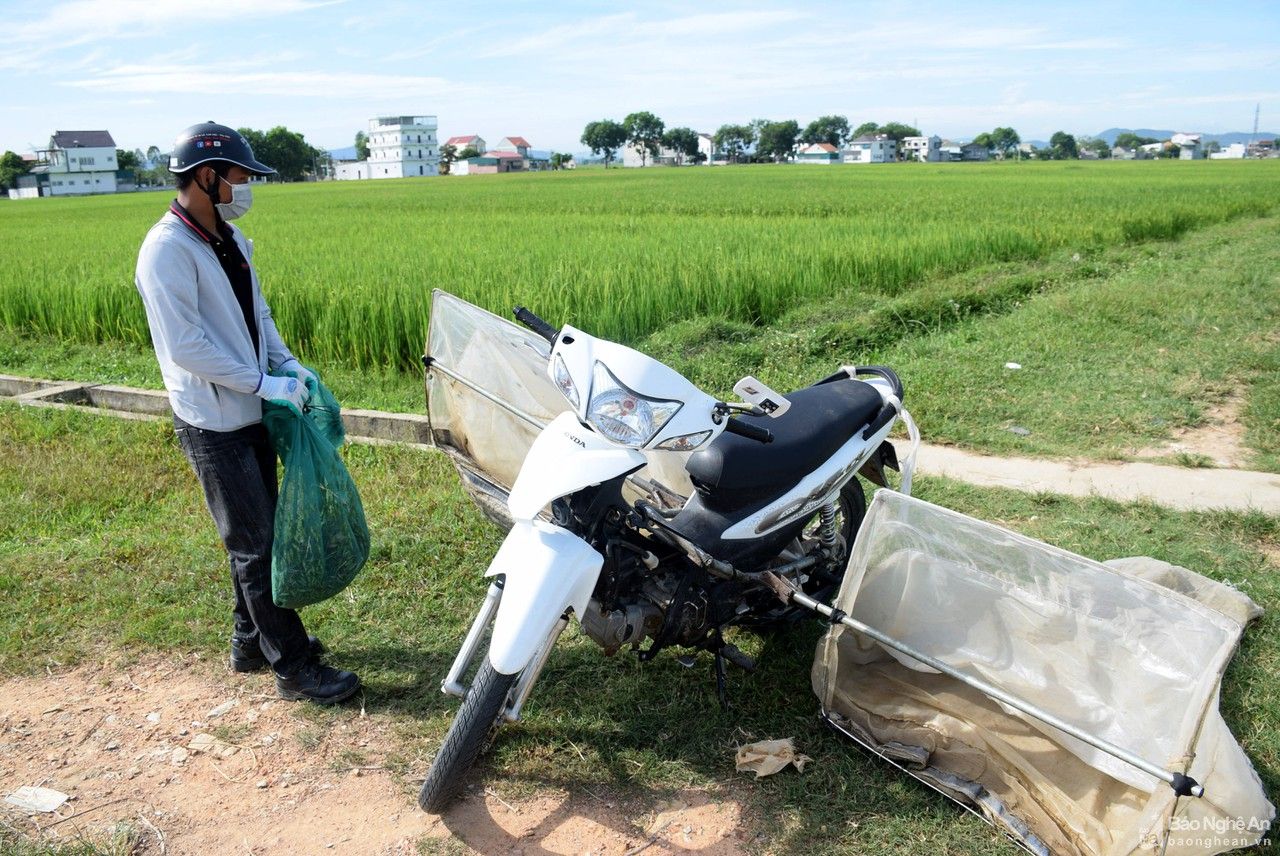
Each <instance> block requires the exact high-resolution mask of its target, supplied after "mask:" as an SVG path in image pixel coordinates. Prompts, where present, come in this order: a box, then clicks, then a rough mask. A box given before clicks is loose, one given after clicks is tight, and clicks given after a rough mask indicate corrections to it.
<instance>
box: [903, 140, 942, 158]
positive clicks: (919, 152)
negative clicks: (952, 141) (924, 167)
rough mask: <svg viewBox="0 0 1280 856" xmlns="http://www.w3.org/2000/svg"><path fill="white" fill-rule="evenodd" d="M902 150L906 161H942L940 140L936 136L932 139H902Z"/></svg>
mask: <svg viewBox="0 0 1280 856" xmlns="http://www.w3.org/2000/svg"><path fill="white" fill-rule="evenodd" d="M902 150H903V152H904V153H905V155H906V158H907V159H908V160H918V161H924V162H926V163H937V162H938V161H940V160H942V138H941V137H939V136H938V135H937V134H934V135H933V136H932V137H903V139H902Z"/></svg>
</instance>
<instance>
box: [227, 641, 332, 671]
mask: <svg viewBox="0 0 1280 856" xmlns="http://www.w3.org/2000/svg"><path fill="white" fill-rule="evenodd" d="M307 641H308V642H309V643H310V648H309V649H308V651H307V659H308V660H315V659H317V658H319V656H320V655H321V654H323V653H324V652H325V651H326V650H327V649H326V648H325V647H324V643H323V642H321V641H320V640H319V639H317V638H316V637H314V636H308V637H307ZM266 667H267V658H266V657H265V656H263V653H262V646H260V645H259V644H258V640H257V639H256V638H255V639H253V640H252V641H248V642H246V641H245V640H243V639H238V638H236V637H235V636H232V637H231V670H232V671H233V672H256V671H258V670H259V669H265V668H266Z"/></svg>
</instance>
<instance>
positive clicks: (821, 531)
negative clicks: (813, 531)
mask: <svg viewBox="0 0 1280 856" xmlns="http://www.w3.org/2000/svg"><path fill="white" fill-rule="evenodd" d="M818 543H820V544H822V547H823V549H824V550H827V551H831V550H834V549H835V548H836V504H835V503H834V502H828V503H827V504H826V505H824V506H822V507H821V508H819V509H818Z"/></svg>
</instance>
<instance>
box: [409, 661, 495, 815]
mask: <svg viewBox="0 0 1280 856" xmlns="http://www.w3.org/2000/svg"><path fill="white" fill-rule="evenodd" d="M515 680H516V675H504V674H502V673H501V672H499V671H498V670H497V669H495V668H493V666H492V665H491V664H490V663H489V658H488V657H487V656H486V657H485V658H484V662H483V663H481V665H480V669H479V671H478V672H476V679H475V681H474V682H473V683H472V684H471V689H470V690H469V691H468V692H467V697H466V698H465V699H463V700H462V706H461V707H460V708H458V714H457V716H455V717H454V718H453V724H452V725H450V726H449V733H448V734H446V735H445V738H444V742H443V743H442V744H440V751H439V752H437V753H436V757H435V760H433V761H432V762H431V769H430V770H428V771H427V779H426V781H425V782H423V783H422V791H421V792H420V793H419V794H418V805H420V806H422V808H423V810H424V811H428V812H431V813H432V814H439V813H440V812H442V811H444V809H445V808H446V807H447V806H448V805H449V803H451V802H453V800H454V799H455V798H456V797H457V796H458V791H460V790H461V789H462V778H463V776H465V775H466V773H467V770H469V769H471V766H472V765H473V764H475V762H476V759H477V758H479V757H480V754H481V753H482V752H483V751H484V750H485V747H486V746H487V745H488V743H489V740H490V738H491V737H492V736H493V733H494V731H496V730H497V728H498V725H499V724H501V722H502V715H503V712H504V711H505V709H506V706H507V695H508V694H509V693H510V692H511V686H512V684H514V683H515Z"/></svg>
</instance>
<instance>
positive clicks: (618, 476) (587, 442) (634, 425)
mask: <svg viewBox="0 0 1280 856" xmlns="http://www.w3.org/2000/svg"><path fill="white" fill-rule="evenodd" d="M442 295H443V293H437V299H436V307H435V308H434V309H433V320H432V325H433V328H432V336H433V339H434V338H435V337H437V324H438V323H439V324H441V325H446V324H447V321H445V320H443V319H444V318H445V316H444V315H443V314H442V315H441V319H442V320H440V321H439V322H438V321H437V319H436V318H435V314H436V313H437V312H441V313H443V312H444V311H445V310H456V311H459V312H463V311H469V312H472V313H473V314H475V315H476V316H477V317H479V316H480V315H484V316H485V317H486V318H487V319H488V321H486V322H485V323H490V324H491V326H492V327H494V329H497V327H498V326H500V325H505V326H506V327H507V328H510V329H509V330H506V331H505V332H502V336H505V339H502V338H501V337H499V339H498V340H497V341H498V344H497V345H489V346H485V347H484V348H479V347H470V351H469V354H470V356H467V353H468V352H465V351H463V350H461V349H459V350H457V351H455V352H453V353H452V354H451V355H450V356H449V357H447V358H442V357H441V356H439V355H438V354H435V353H433V352H432V349H433V348H434V347H435V343H434V341H433V343H432V344H430V345H429V347H428V350H429V354H428V356H427V357H425V358H424V361H425V362H426V364H427V367H428V384H429V385H430V384H431V383H432V382H433V378H443V379H444V380H445V381H447V382H449V383H454V384H455V385H457V384H461V387H466V389H467V390H469V391H470V393H474V398H475V400H477V401H479V402H481V404H483V405H484V406H486V407H492V406H493V405H498V406H499V409H501V408H505V409H506V410H507V411H510V412H512V413H515V414H516V415H517V416H519V417H520V418H521V419H522V420H523V423H527V425H543V424H544V420H543V419H538V418H535V417H533V416H530V415H529V414H527V413H525V412H524V411H522V410H521V408H520V407H518V406H515V405H513V404H512V403H511V401H510V400H509V399H510V398H513V397H516V396H518V395H524V394H525V391H526V390H527V388H528V387H531V386H537V385H538V384H541V383H543V382H542V381H541V380H540V379H536V378H533V377H531V376H529V377H525V378H524V379H523V380H522V381H521V382H520V383H510V384H508V387H507V388H509V389H510V390H512V392H511V394H510V395H508V396H505V397H504V396H503V395H501V394H498V393H495V392H494V391H493V389H491V388H486V386H485V384H480V383H477V382H476V380H475V377H476V372H471V373H470V374H469V375H468V372H466V371H464V370H463V369H462V368H460V366H459V364H461V363H469V364H471V365H472V366H482V367H484V371H486V372H488V374H487V375H486V377H488V378H490V382H489V386H493V385H499V384H502V383H504V381H506V380H510V375H512V374H513V373H515V372H517V371H518V370H519V369H518V367H519V365H520V364H521V363H522V361H524V362H536V363H537V364H538V365H540V366H545V368H544V369H543V371H545V376H546V377H547V378H549V379H550V381H551V383H552V384H553V385H554V388H555V389H556V390H558V392H559V395H560V396H562V397H563V398H562V400H561V401H560V403H559V407H560V409H561V410H562V411H563V412H559V414H558V415H555V416H554V417H553V418H550V419H549V421H545V427H542V428H541V431H540V433H538V434H537V436H536V439H534V440H533V442H532V445H531V446H530V447H529V448H528V452H527V454H526V455H525V456H524V459H523V464H522V465H520V468H519V474H518V476H517V477H516V478H515V479H514V484H512V485H511V487H510V490H509V492H507V493H506V495H505V509H503V508H501V506H500V499H501V498H504V497H503V491H502V489H501V485H500V484H499V483H500V482H501V481H502V480H501V479H500V478H490V477H489V476H488V475H486V474H485V467H484V465H483V464H481V465H480V466H477V467H474V468H464V467H463V466H460V467H459V469H460V471H461V472H462V473H463V477H464V482H465V483H468V488H469V489H472V491H473V493H476V491H475V490H474V488H475V486H476V484H483V486H484V491H481V493H484V492H485V491H487V500H486V501H482V503H481V504H482V507H485V508H486V509H487V510H488V511H489V512H490V513H491V515H492V516H495V517H496V518H498V519H503V522H509V523H510V531H509V532H508V534H507V537H506V540H505V541H503V543H502V546H501V547H500V548H499V550H498V552H497V554H496V555H495V556H494V557H493V560H492V562H491V563H490V565H489V569H488V571H487V573H486V576H487V577H491V578H493V582H492V584H491V585H490V586H489V590H488V593H487V595H486V596H485V600H484V602H483V604H481V606H480V609H479V612H478V613H477V614H476V616H475V619H474V621H473V622H472V624H471V627H470V630H469V632H468V633H467V635H466V638H465V639H464V641H463V643H462V646H461V649H460V650H459V652H458V655H457V657H456V659H455V660H454V662H453V665H452V667H451V668H450V670H449V673H448V675H447V677H446V678H445V679H444V682H443V685H442V689H443V691H444V692H446V693H449V694H451V695H455V696H459V697H461V698H462V699H463V702H462V705H461V707H460V709H459V710H458V713H457V715H456V717H455V718H454V720H453V723H452V725H451V726H450V728H449V732H448V734H447V735H446V737H445V739H444V743H443V745H442V746H441V747H440V750H439V751H438V752H437V754H436V756H435V759H434V761H433V762H432V765H431V769H430V770H429V772H428V774H427V777H426V781H425V782H424V783H423V786H422V792H421V795H420V798H419V802H420V804H421V806H422V807H423V809H425V810H427V811H430V812H439V811H441V810H443V809H444V808H445V806H447V805H448V804H449V802H450V801H451V800H452V799H453V798H454V797H455V796H456V795H457V793H458V791H459V789H460V787H461V785H462V779H463V776H464V774H465V773H466V771H467V770H468V769H469V768H470V767H471V766H472V764H474V763H475V761H476V759H477V758H478V757H479V755H480V754H481V753H482V752H483V750H484V749H485V747H486V745H487V744H488V741H489V740H490V739H491V737H492V736H493V734H494V732H495V730H496V728H497V726H499V725H500V724H501V723H502V722H504V721H515V720H518V719H519V718H520V712H521V709H522V707H523V706H524V704H525V701H526V700H527V699H528V697H529V694H530V692H531V691H532V689H533V686H534V683H535V682H536V681H537V679H538V675H539V673H540V672H541V671H542V669H543V667H544V665H545V664H546V662H547V660H548V658H549V656H550V654H551V650H552V648H553V647H554V646H555V644H556V640H557V639H558V638H559V636H560V634H561V633H562V632H563V631H564V629H565V628H566V626H567V625H568V623H569V621H570V618H571V616H572V617H576V618H577V620H578V622H579V624H580V626H581V630H582V632H583V633H585V634H586V635H587V636H588V637H590V638H591V639H593V640H594V641H595V642H597V643H598V644H599V645H600V646H601V647H602V648H603V649H604V651H605V653H606V654H610V655H612V654H614V653H616V652H617V651H618V650H620V649H621V648H623V647H624V646H629V647H630V648H632V649H633V650H634V651H635V652H636V653H637V654H638V656H639V657H640V659H641V660H649V659H652V658H653V657H654V656H655V655H656V654H657V653H658V652H659V651H661V650H662V649H664V648H668V647H673V646H675V647H678V648H682V649H685V651H686V652H687V653H688V654H696V652H697V651H698V650H706V651H709V652H711V653H712V654H713V655H714V658H715V671H716V677H717V685H718V688H719V691H720V695H721V700H722V702H723V701H724V698H725V696H724V676H725V662H726V661H728V662H732V663H734V664H735V665H738V666H741V667H743V668H746V669H750V668H752V667H753V666H754V664H753V662H752V661H751V659H750V658H749V657H748V656H747V655H745V654H744V653H743V652H741V651H739V650H738V649H737V648H735V647H734V646H733V645H732V644H730V643H729V642H726V641H725V639H724V636H723V631H724V630H725V629H726V628H728V627H731V626H746V627H757V628H759V627H764V626H768V625H776V624H781V623H784V622H788V621H792V620H794V619H796V618H797V617H798V616H799V615H801V614H808V612H807V610H805V609H804V608H803V607H798V606H792V605H788V604H784V603H781V602H780V601H779V599H778V597H777V595H776V593H775V591H774V590H771V588H770V580H769V579H766V575H772V576H771V578H770V579H778V578H780V579H782V580H785V581H786V582H787V584H788V585H789V586H792V587H794V589H795V590H796V591H797V592H802V593H804V594H806V595H808V596H810V597H812V598H816V599H818V600H825V599H827V598H828V597H829V596H830V595H831V594H832V593H833V592H834V591H835V590H836V589H837V588H838V586H839V583H840V580H841V577H842V574H843V572H844V568H845V563H846V560H847V556H848V550H849V547H850V546H851V544H852V542H853V538H854V535H855V533H856V532H857V530H858V527H859V525H860V523H861V521H862V516H863V513H864V511H865V509H866V500H865V498H864V494H863V488H862V485H861V483H860V481H859V479H858V478H857V475H858V474H859V473H862V474H863V476H864V477H866V478H868V479H869V480H871V481H874V482H876V483H878V484H881V485H884V484H886V480H885V473H884V470H885V469H886V468H892V469H899V468H900V469H901V471H902V482H901V488H900V489H901V490H903V491H904V492H909V491H910V484H911V462H912V460H913V459H914V454H915V446H916V444H918V442H919V435H918V433H917V432H916V430H915V425H914V423H913V422H912V421H911V418H910V415H909V414H908V413H907V412H906V411H905V410H904V409H903V406H902V397H903V392H902V385H901V383H900V382H899V381H898V378H897V376H896V375H895V374H894V373H893V372H892V371H891V370H889V369H887V368H882V367H864V368H857V369H855V368H851V367H845V368H842V369H841V370H840V371H838V372H836V373H834V374H832V375H831V376H830V377H827V378H825V379H823V380H821V381H818V382H817V383H815V384H814V385H813V386H810V387H806V388H804V389H800V390H796V391H794V392H791V393H788V394H787V395H785V396H783V395H779V394H777V393H775V392H773V391H772V390H769V389H768V388H767V387H765V386H764V385H763V384H760V383H759V382H758V381H756V380H754V379H753V378H744V379H743V380H742V381H741V382H739V383H738V384H737V386H735V387H734V390H735V392H737V393H738V394H739V396H741V397H742V399H743V401H741V402H726V401H720V400H718V399H717V398H715V397H714V396H711V395H708V394H707V393H705V392H703V391H702V390H700V389H698V388H697V387H696V386H694V385H693V384H692V383H690V382H689V381H688V380H686V379H685V378H684V377H682V376H681V375H680V374H678V373H677V372H675V371H673V370H672V369H670V368H668V367H667V366H665V365H663V364H662V363H660V362H658V361H657V360H654V359H652V358H650V357H648V356H646V355H644V354H642V353H639V352H638V351H635V350H632V349H631V348H627V347H624V346H622V345H619V344H616V343H614V342H609V341H606V340H604V339H600V338H596V337H594V336H591V335H589V334H587V333H585V332H583V331H581V330H578V329H576V328H574V327H570V326H565V327H563V328H561V329H560V330H558V331H557V330H555V329H554V328H553V327H551V326H550V325H548V324H547V323H546V322H544V321H542V320H541V319H539V318H538V317H537V316H535V315H534V314H533V313H531V312H529V311H528V310H526V309H523V308H519V309H517V310H516V313H515V314H516V318H517V320H519V321H520V322H521V323H523V324H524V325H525V326H526V327H528V328H529V329H530V330H532V331H534V333H536V334H537V335H538V336H540V337H542V339H545V341H546V343H549V344H550V346H551V347H550V351H549V353H547V352H546V346H545V345H543V344H542V343H541V342H540V341H531V340H532V337H530V336H529V334H527V333H523V332H521V331H519V330H518V328H514V327H513V326H512V325H510V324H509V323H507V322H501V321H500V320H499V319H496V318H495V317H494V316H488V315H487V313H482V312H481V311H480V310H477V309H476V308H475V307H471V306H470V305H469V304H465V303H464V302H463V301H459V300H457V298H452V297H450V296H449V295H443V296H442ZM442 300H444V301H446V303H445V305H443V306H442ZM449 301H452V302H449ZM513 331H514V332H513ZM521 337H524V338H521ZM440 338H441V339H443V338H445V337H444V335H443V334H441V335H440ZM440 351H442V352H447V351H448V348H447V347H444V346H441V348H440ZM513 355H515V356H513ZM450 359H452V361H453V362H454V363H455V365H447V364H446V362H448V361H449V360H450ZM543 360H545V363H544V362H542V361H543ZM504 368H505V369H506V370H505V371H504ZM461 387H459V388H461ZM429 388H430V386H429ZM432 395H434V393H432ZM430 409H431V408H430V407H429V410H430ZM545 409H546V411H547V412H548V413H550V412H554V411H553V410H551V406H550V405H548V406H547V408H545ZM431 419H432V430H433V434H434V436H435V437H436V438H437V445H443V446H449V445H450V444H452V446H453V447H454V450H455V458H456V459H457V458H465V459H467V460H468V461H469V462H470V463H471V464H475V461H474V460H471V458H474V457H478V456H480V454H481V452H480V451H478V445H479V444H478V443H476V442H475V441H474V440H473V439H467V438H463V439H460V437H461V435H463V434H464V433H465V432H467V431H468V430H471V431H473V432H474V429H475V425H474V424H470V425H469V424H467V422H468V419H467V417H466V416H465V415H463V416H462V417H461V418H455V421H454V423H452V425H451V426H446V427H441V425H440V424H438V423H441V422H442V421H443V417H441V416H439V415H438V414H437V413H432V416H431ZM899 420H902V421H903V422H904V423H905V425H906V426H907V429H908V432H909V435H910V438H911V441H912V444H913V445H912V450H911V454H910V455H908V456H907V457H906V458H905V459H904V461H903V463H902V465H901V467H899V463H898V459H897V455H896V453H895V450H894V448H893V446H892V445H891V444H890V443H889V442H888V441H887V438H888V436H889V434H890V432H891V431H892V430H893V428H894V426H895V424H897V423H898V421H899ZM471 421H472V422H473V423H474V422H477V421H479V419H478V418H476V419H472V420H471ZM516 422H517V423H518V422H519V420H516ZM527 425H526V428H527ZM490 431H491V434H492V435H493V436H494V437H495V438H496V442H495V443H493V444H492V445H493V446H494V447H495V449H497V451H495V455H498V456H499V457H500V453H501V452H502V449H500V448H498V447H501V446H503V445H504V443H505V445H506V446H508V447H509V446H510V445H511V444H512V441H511V440H510V439H509V438H508V436H507V435H508V434H509V433H510V432H509V431H508V430H505V429H502V430H500V429H495V428H493V427H492V426H490ZM442 437H443V438H444V442H443V443H441V442H440V438H442ZM450 438H452V440H451V439H450ZM458 449H461V450H463V451H462V453H461V454H460V455H459V454H458V453H457V452H456V450H458ZM508 457H510V454H509V452H508ZM672 462H674V464H676V465H677V466H678V465H679V464H681V463H683V470H684V472H685V473H687V477H688V482H687V483H688V485H689V486H690V487H691V488H692V489H691V490H688V491H687V492H688V497H687V499H686V498H684V497H683V496H681V495H680V494H679V492H677V491H674V490H672V489H671V488H669V487H668V486H667V485H665V484H663V483H662V481H661V480H660V479H659V478H657V477H656V476H655V475H654V474H655V473H660V472H661V469H662V466H663V465H664V464H667V465H668V466H669V465H670V464H671V463H672ZM646 467H648V469H646ZM491 468H492V469H500V467H499V466H498V465H497V464H493V465H492V467H491ZM681 475H682V476H683V473H682V474H681ZM504 511H505V514H504V513H503V512H504ZM504 518H505V519H504ZM486 636H487V637H488V640H489V644H488V650H487V652H486V653H484V654H483V655H482V659H481V661H480V663H479V664H478V667H477V668H476V669H475V676H474V679H473V680H472V681H471V682H470V686H467V685H466V684H465V683H464V680H465V678H466V676H467V675H468V674H469V672H470V671H471V669H470V667H471V664H472V662H473V661H474V660H475V658H476V655H477V654H478V653H480V648H481V646H482V643H483V642H484V640H485V638H486ZM646 641H647V642H648V645H647V647H641V646H642V645H643V644H644V643H645V642H646Z"/></svg>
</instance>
